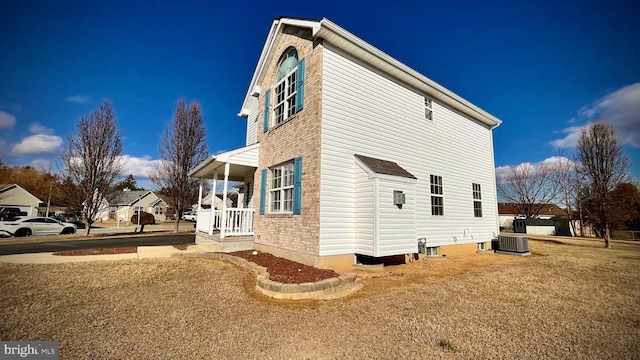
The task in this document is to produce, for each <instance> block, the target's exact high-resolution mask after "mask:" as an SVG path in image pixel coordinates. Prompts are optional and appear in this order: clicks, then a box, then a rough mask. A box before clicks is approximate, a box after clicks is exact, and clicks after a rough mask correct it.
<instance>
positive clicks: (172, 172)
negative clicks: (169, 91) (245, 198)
mask: <svg viewBox="0 0 640 360" xmlns="http://www.w3.org/2000/svg"><path fill="white" fill-rule="evenodd" d="M158 151H159V153H160V159H161V161H160V163H159V165H158V167H157V168H156V169H155V171H154V172H153V173H152V174H150V178H151V181H152V182H153V183H154V185H156V186H157V187H159V188H160V189H161V193H162V194H164V195H165V196H166V197H167V199H168V201H169V205H171V206H173V207H174V208H175V211H176V224H175V229H174V232H178V227H179V225H180V216H181V215H182V209H184V208H185V206H191V204H193V202H194V201H195V197H196V194H197V188H198V183H197V180H195V179H190V178H189V171H190V170H191V169H193V168H194V167H195V166H196V165H198V164H199V163H201V162H202V161H204V160H205V159H206V158H207V156H208V154H209V152H208V150H207V138H206V130H205V127H204V122H203V120H202V114H201V113H200V105H199V104H198V103H197V102H192V103H191V104H187V103H186V102H185V101H184V99H180V100H179V101H178V103H177V104H176V108H175V110H174V113H173V119H172V121H171V123H169V124H168V125H167V127H166V128H165V130H164V135H163V137H162V143H161V144H160V147H159V149H158Z"/></svg>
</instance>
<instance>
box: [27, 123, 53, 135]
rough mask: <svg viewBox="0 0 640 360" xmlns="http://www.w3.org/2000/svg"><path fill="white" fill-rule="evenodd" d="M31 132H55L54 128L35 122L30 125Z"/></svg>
mask: <svg viewBox="0 0 640 360" xmlns="http://www.w3.org/2000/svg"><path fill="white" fill-rule="evenodd" d="M29 132H30V133H32V134H49V135H51V134H53V129H51V128H48V127H46V126H44V125H42V124H40V123H33V124H31V126H29Z"/></svg>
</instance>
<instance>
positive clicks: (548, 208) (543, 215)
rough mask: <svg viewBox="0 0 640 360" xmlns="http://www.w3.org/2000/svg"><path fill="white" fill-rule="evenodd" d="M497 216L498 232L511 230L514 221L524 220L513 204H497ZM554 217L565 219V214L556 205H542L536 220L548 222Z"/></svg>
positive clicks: (516, 206) (523, 216)
mask: <svg viewBox="0 0 640 360" xmlns="http://www.w3.org/2000/svg"><path fill="white" fill-rule="evenodd" d="M498 215H499V216H500V230H513V220H514V219H524V218H526V216H525V215H524V214H521V213H520V211H519V210H518V205H517V204H515V203H498ZM556 216H562V217H566V216H567V213H566V211H564V210H562V209H561V208H560V207H558V205H555V204H544V206H543V207H542V210H540V214H538V219H542V220H548V219H551V218H552V217H556Z"/></svg>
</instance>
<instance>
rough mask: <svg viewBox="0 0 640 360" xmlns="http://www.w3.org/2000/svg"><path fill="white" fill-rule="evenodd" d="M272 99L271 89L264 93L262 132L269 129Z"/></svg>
mask: <svg viewBox="0 0 640 360" xmlns="http://www.w3.org/2000/svg"><path fill="white" fill-rule="evenodd" d="M270 100H271V89H269V90H267V91H266V92H265V93H264V116H263V119H264V124H263V125H262V132H267V131H269V103H270Z"/></svg>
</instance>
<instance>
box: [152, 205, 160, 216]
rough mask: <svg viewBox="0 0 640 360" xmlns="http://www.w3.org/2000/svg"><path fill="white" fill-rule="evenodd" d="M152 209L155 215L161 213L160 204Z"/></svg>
mask: <svg viewBox="0 0 640 360" xmlns="http://www.w3.org/2000/svg"><path fill="white" fill-rule="evenodd" d="M154 210H155V213H156V215H162V206H156V208H155V209H154Z"/></svg>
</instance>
